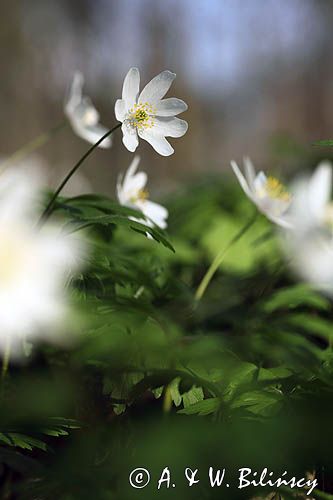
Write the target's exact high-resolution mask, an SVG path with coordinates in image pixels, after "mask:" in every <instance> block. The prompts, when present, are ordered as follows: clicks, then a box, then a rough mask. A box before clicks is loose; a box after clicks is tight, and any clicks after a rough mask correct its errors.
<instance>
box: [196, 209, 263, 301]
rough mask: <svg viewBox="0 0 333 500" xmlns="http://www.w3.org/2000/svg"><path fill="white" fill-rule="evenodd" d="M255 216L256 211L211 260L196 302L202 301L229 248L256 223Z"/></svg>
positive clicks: (198, 289)
mask: <svg viewBox="0 0 333 500" xmlns="http://www.w3.org/2000/svg"><path fill="white" fill-rule="evenodd" d="M257 215H258V212H257V211H256V212H255V213H254V215H253V216H252V217H251V219H250V220H249V221H248V222H247V223H246V224H245V226H243V227H242V228H241V229H240V231H238V233H237V234H235V236H234V237H233V238H232V239H231V241H230V242H229V243H228V245H227V246H226V247H225V248H224V249H223V250H222V251H221V252H219V253H218V254H217V255H216V257H215V259H214V260H213V262H212V263H211V265H210V266H209V268H208V270H207V272H206V274H205V276H204V277H203V278H202V280H201V282H200V284H199V286H198V288H197V291H196V292H195V301H196V302H199V301H200V300H201V299H202V297H203V295H204V293H205V291H206V288H207V287H208V285H209V283H210V281H211V279H212V278H213V276H214V274H215V273H216V271H217V270H218V268H219V267H220V265H221V264H222V262H223V259H224V257H225V256H226V254H227V253H228V251H229V250H230V248H231V247H232V246H233V245H234V244H235V243H237V241H239V240H240V239H241V237H242V236H243V235H244V234H245V233H246V232H247V231H248V229H250V227H251V226H252V225H253V224H254V222H255V221H256V218H257Z"/></svg>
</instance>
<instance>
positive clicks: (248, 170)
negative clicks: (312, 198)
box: [231, 158, 292, 228]
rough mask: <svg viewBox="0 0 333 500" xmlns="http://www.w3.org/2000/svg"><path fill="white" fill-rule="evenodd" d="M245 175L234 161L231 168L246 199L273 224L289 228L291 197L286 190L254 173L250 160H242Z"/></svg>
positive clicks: (290, 225)
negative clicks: (288, 212)
mask: <svg viewBox="0 0 333 500" xmlns="http://www.w3.org/2000/svg"><path fill="white" fill-rule="evenodd" d="M243 161H244V171H245V175H243V173H242V172H241V170H240V168H239V167H238V165H237V163H236V162H235V161H232V162H231V167H232V169H233V171H234V173H235V175H236V177H237V179H238V181H239V183H240V185H241V187H242V189H243V191H244V193H245V194H246V195H247V196H248V198H249V199H250V200H251V201H252V202H253V203H254V204H255V205H256V207H257V208H258V210H259V211H260V212H261V213H263V214H264V215H265V216H266V217H267V218H268V219H269V220H271V221H272V222H274V223H275V224H277V225H279V226H282V227H285V228H291V227H292V224H291V221H290V218H289V216H288V214H287V211H288V210H289V207H290V204H291V196H290V194H289V193H288V191H287V190H286V188H285V187H284V186H283V184H281V183H280V182H279V181H278V180H277V179H276V178H275V177H272V176H268V177H267V176H266V175H265V174H264V172H262V171H260V172H259V173H258V174H257V173H256V171H255V168H254V166H253V163H252V162H251V160H250V158H244V160H243Z"/></svg>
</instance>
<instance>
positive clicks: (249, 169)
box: [243, 156, 256, 190]
mask: <svg viewBox="0 0 333 500" xmlns="http://www.w3.org/2000/svg"><path fill="white" fill-rule="evenodd" d="M243 163H244V170H245V177H246V180H247V183H248V185H249V187H250V189H251V190H253V186H254V180H255V178H256V171H255V168H254V165H253V163H252V161H251V160H250V158H249V157H248V156H246V157H245V158H244V159H243Z"/></svg>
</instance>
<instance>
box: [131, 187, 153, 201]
mask: <svg viewBox="0 0 333 500" xmlns="http://www.w3.org/2000/svg"><path fill="white" fill-rule="evenodd" d="M148 198H149V192H148V191H147V190H146V189H140V190H139V191H138V192H137V193H136V194H135V195H133V196H131V198H130V200H131V202H132V203H136V202H137V201H146V200H147V199H148Z"/></svg>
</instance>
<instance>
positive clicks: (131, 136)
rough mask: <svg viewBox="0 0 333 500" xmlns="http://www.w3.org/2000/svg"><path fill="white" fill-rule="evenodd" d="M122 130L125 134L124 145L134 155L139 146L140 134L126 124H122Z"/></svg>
mask: <svg viewBox="0 0 333 500" xmlns="http://www.w3.org/2000/svg"><path fill="white" fill-rule="evenodd" d="M121 130H122V132H123V144H124V146H125V147H126V148H127V149H128V151H130V152H131V153H134V151H135V150H136V148H137V147H138V145H139V139H138V134H137V131H136V129H135V128H132V127H129V126H128V125H126V124H124V123H123V124H122V126H121Z"/></svg>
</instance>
